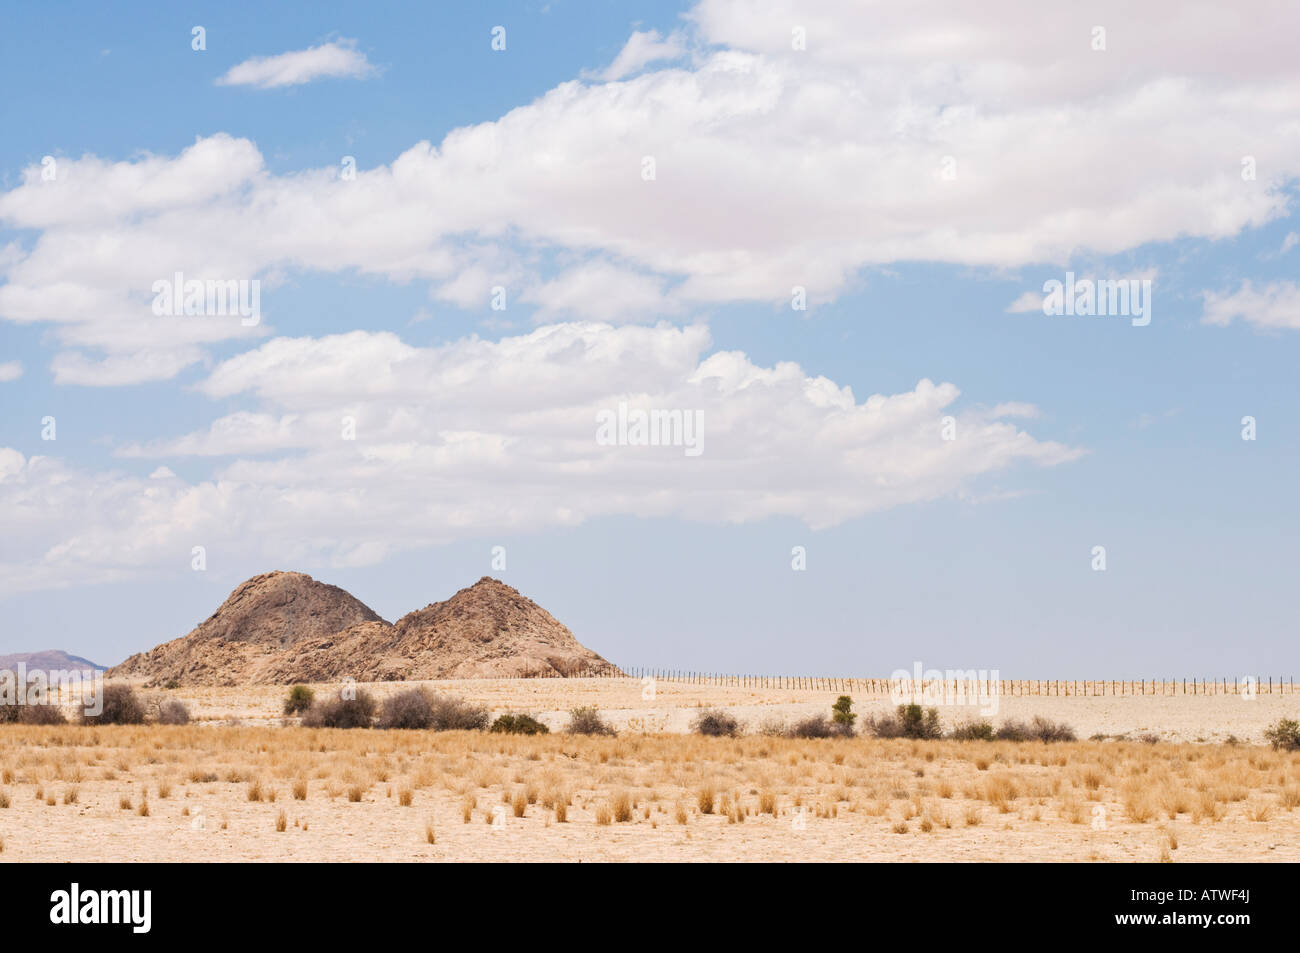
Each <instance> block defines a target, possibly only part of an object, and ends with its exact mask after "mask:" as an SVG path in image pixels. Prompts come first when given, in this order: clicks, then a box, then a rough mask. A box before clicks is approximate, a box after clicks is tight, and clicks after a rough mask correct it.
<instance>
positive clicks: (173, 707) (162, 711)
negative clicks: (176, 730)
mask: <svg viewBox="0 0 1300 953" xmlns="http://www.w3.org/2000/svg"><path fill="white" fill-rule="evenodd" d="M189 723H190V710H189V709H188V708H186V707H185V703H184V702H183V701H179V700H177V699H175V698H169V699H168V700H167V701H165V702H163V703H162V704H161V705H159V706H158V724H160V725H188V724H189Z"/></svg>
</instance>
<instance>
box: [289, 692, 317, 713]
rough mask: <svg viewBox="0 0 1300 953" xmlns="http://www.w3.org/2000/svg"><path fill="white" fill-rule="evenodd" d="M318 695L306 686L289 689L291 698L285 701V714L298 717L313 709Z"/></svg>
mask: <svg viewBox="0 0 1300 953" xmlns="http://www.w3.org/2000/svg"><path fill="white" fill-rule="evenodd" d="M315 698H316V693H315V692H313V691H312V690H311V689H310V688H308V687H307V686H306V685H295V686H293V688H291V689H289V697H288V698H286V699H285V700H284V713H285V714H286V715H297V714H300V713H302V712H304V711H306V710H307V709H308V708H310V707H311V703H312V701H313V700H314V699H315Z"/></svg>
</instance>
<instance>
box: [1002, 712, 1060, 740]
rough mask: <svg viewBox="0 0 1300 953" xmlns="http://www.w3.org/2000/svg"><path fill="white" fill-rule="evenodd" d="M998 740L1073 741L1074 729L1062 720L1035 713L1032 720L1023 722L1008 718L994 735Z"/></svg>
mask: <svg viewBox="0 0 1300 953" xmlns="http://www.w3.org/2000/svg"><path fill="white" fill-rule="evenodd" d="M995 737H996V738H997V740H998V741H1074V740H1075V735H1074V729H1073V728H1071V727H1070V726H1069V725H1067V724H1065V723H1064V722H1056V721H1051V720H1049V719H1047V718H1044V717H1043V716H1042V715H1035V716H1034V720H1033V721H1031V722H1029V723H1027V724H1026V723H1025V722H1023V721H1018V720H1016V719H1014V718H1013V719H1008V720H1007V721H1004V722H1003V723H1002V726H1001V727H1000V728H998V730H997V734H996V735H995Z"/></svg>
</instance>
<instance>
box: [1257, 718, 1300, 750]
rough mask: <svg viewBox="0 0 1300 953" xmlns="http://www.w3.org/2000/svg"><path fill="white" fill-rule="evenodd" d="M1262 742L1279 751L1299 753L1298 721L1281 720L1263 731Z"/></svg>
mask: <svg viewBox="0 0 1300 953" xmlns="http://www.w3.org/2000/svg"><path fill="white" fill-rule="evenodd" d="M1264 740H1265V741H1267V742H1268V743H1269V744H1271V745H1272V746H1273V748H1274V749H1275V750H1279V751H1300V721H1296V720H1295V719H1294V718H1283V719H1282V720H1281V721H1279V722H1278V723H1277V724H1275V725H1269V726H1268V727H1267V728H1265V729H1264Z"/></svg>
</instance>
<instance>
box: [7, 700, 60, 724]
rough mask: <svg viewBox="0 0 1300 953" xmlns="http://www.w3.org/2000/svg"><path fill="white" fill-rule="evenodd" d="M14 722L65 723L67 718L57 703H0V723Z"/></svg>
mask: <svg viewBox="0 0 1300 953" xmlns="http://www.w3.org/2000/svg"><path fill="white" fill-rule="evenodd" d="M5 722H10V723H13V722H16V723H18V724H23V725H65V724H67V722H68V719H67V718H65V717H64V715H63V710H62V709H61V708H59V707H58V706H57V705H50V704H46V703H42V704H36V705H14V704H4V705H0V724H3V723H5Z"/></svg>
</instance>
